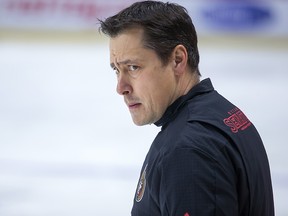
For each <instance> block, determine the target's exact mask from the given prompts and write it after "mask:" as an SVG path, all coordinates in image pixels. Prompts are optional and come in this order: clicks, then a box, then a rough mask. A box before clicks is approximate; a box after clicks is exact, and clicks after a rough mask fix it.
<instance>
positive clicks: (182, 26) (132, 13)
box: [99, 1, 200, 75]
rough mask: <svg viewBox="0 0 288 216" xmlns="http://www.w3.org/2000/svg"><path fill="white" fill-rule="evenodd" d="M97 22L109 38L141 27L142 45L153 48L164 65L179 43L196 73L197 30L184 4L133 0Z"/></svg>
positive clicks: (197, 56)
mask: <svg viewBox="0 0 288 216" xmlns="http://www.w3.org/2000/svg"><path fill="white" fill-rule="evenodd" d="M99 22H100V28H99V29H100V31H102V32H103V33H104V34H106V35H108V36H110V37H112V38H113V37H116V36H117V35H119V34H120V33H122V32H124V31H125V30H128V29H131V28H135V27H140V28H142V29H143V30H144V38H143V40H144V41H143V44H144V46H145V47H147V48H150V49H153V50H154V51H155V52H156V54H157V55H158V56H159V57H160V59H161V61H162V63H163V64H165V65H166V64H167V63H168V60H169V57H170V56H171V53H172V51H173V49H174V48H175V47H176V46H177V45H179V44H182V45H183V46H184V47H185V48H186V50H187V53H188V65H189V66H190V68H191V69H192V70H193V71H196V72H197V73H198V74H199V75H200V72H199V68H198V64H199V52H198V47H197V42H198V40H197V33H196V30H195V27H194V25H193V23H192V20H191V18H190V16H189V15H188V12H187V10H186V9H185V8H184V7H182V6H180V5H178V4H174V3H168V2H167V3H164V2H160V1H142V2H136V3H134V4H132V5H131V6H129V7H127V8H126V9H123V10H122V11H120V12H119V13H117V14H116V15H114V16H111V17H108V18H107V19H106V20H105V21H102V20H99Z"/></svg>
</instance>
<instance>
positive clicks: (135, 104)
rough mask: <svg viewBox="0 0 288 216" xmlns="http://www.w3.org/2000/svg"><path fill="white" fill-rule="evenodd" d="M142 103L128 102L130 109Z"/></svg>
mask: <svg viewBox="0 0 288 216" xmlns="http://www.w3.org/2000/svg"><path fill="white" fill-rule="evenodd" d="M140 105H141V103H131V104H128V107H129V109H136V108H138V107H139V106H140Z"/></svg>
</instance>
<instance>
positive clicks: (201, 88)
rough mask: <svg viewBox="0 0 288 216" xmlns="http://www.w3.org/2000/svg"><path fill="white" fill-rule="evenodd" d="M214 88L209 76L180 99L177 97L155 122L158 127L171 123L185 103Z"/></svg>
mask: <svg viewBox="0 0 288 216" xmlns="http://www.w3.org/2000/svg"><path fill="white" fill-rule="evenodd" d="M213 90H214V87H213V85H212V82H211V80H210V79H209V78H207V79H204V80H203V81H201V82H200V83H198V84H197V85H195V86H194V87H192V88H191V90H190V91H189V92H188V93H187V94H186V95H183V96H181V97H179V98H178V99H176V100H175V101H174V102H173V103H172V104H171V105H170V106H169V107H168V108H167V110H166V111H165V113H164V115H163V116H162V117H161V118H160V119H159V120H158V121H157V122H155V123H154V124H155V125H156V126H157V127H160V126H163V125H165V124H167V123H169V122H170V121H171V120H172V119H173V118H174V117H175V116H176V114H177V113H178V111H179V110H180V109H181V108H182V107H183V106H184V105H185V103H186V102H187V101H188V100H190V99H192V98H194V97H195V96H197V95H200V94H203V93H207V92H211V91H213Z"/></svg>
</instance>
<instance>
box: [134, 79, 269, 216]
mask: <svg viewBox="0 0 288 216" xmlns="http://www.w3.org/2000/svg"><path fill="white" fill-rule="evenodd" d="M155 124H156V125H157V126H162V128H161V131H160V132H159V134H158V135H157V137H156V138H155V140H154V142H153V143H152V145H151V147H150V150H149V152H148V154H147V156H146V159H145V161H144V164H143V168H142V170H141V176H140V179H139V183H138V186H137V190H136V194H135V199H134V205H133V208H132V215H133V216H160V215H161V216H212V215H213V216H216V215H217V216H240V215H241V216H273V215H274V204H273V194H272V185H271V177H270V169H269V164H268V159H267V155H266V152H265V149H264V146H263V143H262V141H261V138H260V136H259V134H258V132H257V131H256V129H255V127H254V125H253V124H252V123H251V122H250V121H249V119H248V118H247V117H246V116H245V115H244V114H243V112H242V111H241V110H240V109H239V108H237V107H235V106H234V105H233V104H231V103H230V102H229V101H227V100H226V99H225V98H223V97H222V96H221V95H220V94H218V93H217V92H216V91H215V90H214V88H213V86H212V84H211V81H210V79H206V80H203V81H202V82H200V83H199V84H198V85H196V86H195V87H193V88H192V89H191V90H190V92H189V93H188V94H187V95H185V96H182V97H180V98H178V99H177V100H176V101H175V102H174V103H173V104H172V105H171V106H170V107H168V109H167V110H166V112H165V114H164V115H163V117H162V118H161V119H160V120H159V121H158V122H156V123H155Z"/></svg>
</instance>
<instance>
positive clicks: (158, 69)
mask: <svg viewBox="0 0 288 216" xmlns="http://www.w3.org/2000/svg"><path fill="white" fill-rule="evenodd" d="M142 34H143V31H142V30H141V29H131V30H128V31H125V32H123V33H121V34H120V35H118V36H116V37H115V38H111V39H110V63H111V67H112V68H113V69H114V70H115V71H116V74H117V92H118V93H119V94H120V95H123V97H124V101H125V103H126V105H127V106H128V108H129V111H130V113H131V116H132V119H133V122H134V123H135V124H136V125H145V124H152V123H155V122H156V121H157V120H159V119H160V118H161V117H162V115H163V114H164V112H165V110H166V109H167V107H168V106H169V105H170V104H171V103H172V102H173V101H174V100H175V99H176V77H175V75H174V72H173V69H172V68H173V66H172V63H170V62H169V63H168V64H167V65H165V66H163V65H162V62H161V61H160V59H159V57H158V56H157V54H156V53H155V51H153V50H151V49H147V48H145V47H143V44H142Z"/></svg>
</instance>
